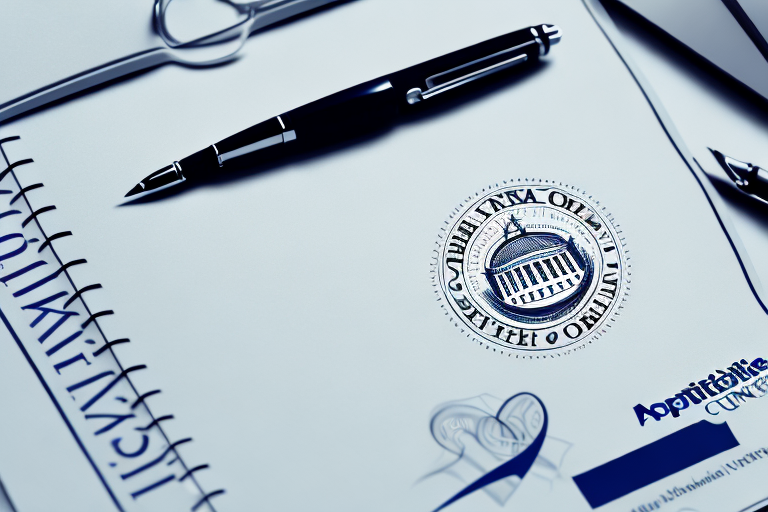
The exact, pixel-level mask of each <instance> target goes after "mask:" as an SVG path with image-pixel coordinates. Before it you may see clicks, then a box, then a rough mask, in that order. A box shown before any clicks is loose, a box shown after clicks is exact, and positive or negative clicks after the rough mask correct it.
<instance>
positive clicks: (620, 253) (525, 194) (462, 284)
mask: <svg viewBox="0 0 768 512" xmlns="http://www.w3.org/2000/svg"><path fill="white" fill-rule="evenodd" d="M447 224H448V227H447V228H446V229H445V230H444V233H443V234H441V235H440V238H439V241H438V250H437V257H436V260H435V267H436V268H435V270H436V272H435V276H434V279H435V284H436V285H437V290H436V293H438V300H441V301H442V299H445V302H443V303H442V304H441V305H442V307H443V308H444V309H445V310H446V312H447V313H448V315H449V318H450V319H451V320H452V322H453V323H454V324H455V325H456V326H458V327H459V328H460V329H461V331H462V332H463V333H465V334H466V336H467V337H469V338H470V339H472V340H473V341H475V342H477V343H479V344H480V345H484V346H485V347H486V348H487V349H493V350H494V351H498V352H499V353H500V354H502V355H507V356H510V357H511V356H513V354H514V357H516V358H518V357H541V356H538V355H536V356H528V355H523V354H525V353H538V352H541V353H545V354H552V353H554V352H555V351H556V352H558V353H560V354H569V353H571V351H572V350H576V349H577V348H580V347H582V346H584V345H585V344H590V343H592V342H593V341H594V340H596V339H598V338H599V337H601V336H602V335H603V334H605V333H606V332H608V331H607V328H609V327H611V326H612V324H611V323H608V322H611V321H612V320H613V319H614V317H615V316H616V315H618V311H619V310H620V309H621V308H622V307H623V302H624V301H625V300H626V295H627V293H628V290H629V286H628V285H629V277H630V275H631V273H630V266H629V263H628V255H627V254H626V249H625V242H624V239H623V238H622V237H621V236H620V230H619V229H618V228H617V225H615V224H614V222H613V218H612V216H611V215H610V213H608V212H607V210H606V208H605V207H604V206H602V205H601V204H600V203H598V202H597V201H596V200H595V199H593V198H592V196H588V195H587V194H585V193H584V192H582V191H580V190H578V189H576V188H574V187H570V186H568V185H563V184H562V183H558V184H555V183H552V182H547V181H546V180H536V179H518V180H515V181H513V182H505V183H504V184H502V185H498V184H497V185H495V186H493V187H489V188H487V189H485V190H483V193H482V194H476V195H475V196H474V197H470V198H469V199H468V200H467V202H465V203H463V204H462V205H460V207H459V208H457V209H455V211H454V213H453V214H452V215H451V220H450V222H448V223H447Z"/></svg>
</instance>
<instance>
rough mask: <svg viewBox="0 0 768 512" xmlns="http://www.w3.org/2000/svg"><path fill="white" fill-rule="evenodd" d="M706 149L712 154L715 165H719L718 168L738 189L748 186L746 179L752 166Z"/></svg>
mask: <svg viewBox="0 0 768 512" xmlns="http://www.w3.org/2000/svg"><path fill="white" fill-rule="evenodd" d="M707 149H709V150H710V151H711V152H712V155H713V156H714V157H715V160H717V163H719V164H720V167H722V168H723V170H724V171H725V173H726V174H727V175H728V177H729V178H731V180H732V181H733V182H734V183H735V184H736V185H738V186H739V187H745V186H747V185H748V184H749V181H748V178H749V173H750V171H751V170H752V164H748V163H746V162H742V161H740V160H736V159H735V158H731V157H729V156H726V155H724V154H722V153H721V152H719V151H717V150H715V149H712V148H707Z"/></svg>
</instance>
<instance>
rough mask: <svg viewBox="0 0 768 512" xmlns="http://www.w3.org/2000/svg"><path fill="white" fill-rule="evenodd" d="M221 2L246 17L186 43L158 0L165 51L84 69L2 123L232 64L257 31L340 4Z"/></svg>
mask: <svg viewBox="0 0 768 512" xmlns="http://www.w3.org/2000/svg"><path fill="white" fill-rule="evenodd" d="M220 1H221V2H224V3H226V4H228V5H230V6H232V7H233V8H234V9H235V10H237V12H238V13H239V14H241V15H243V16H244V17H243V19H241V20H240V21H238V22H237V23H235V24H233V25H232V26H230V27H227V28H225V29H223V30H219V31H217V32H214V33H212V34H208V35H206V36H203V37H200V38H197V39H194V40H192V41H186V42H181V41H178V40H177V39H176V38H175V37H173V35H171V33H170V30H169V29H168V25H167V20H166V17H167V16H166V15H167V11H168V6H169V5H170V3H171V0H155V3H154V6H153V8H152V17H153V24H154V28H155V31H156V32H157V34H158V35H159V36H160V39H161V40H162V42H163V46H159V47H157V48H150V49H148V50H144V51H141V52H138V53H134V54H132V55H128V56H126V57H123V58H121V59H117V60H114V61H112V62H108V63H106V64H104V65H102V66H97V67H95V68H92V69H88V70H85V71H84V72H82V73H78V74H76V75H73V76H70V77H68V78H65V79H63V80H60V81H58V82H55V83H53V84H50V85H47V86H45V87H42V88H40V89H38V90H36V91H32V92H30V93H27V94H25V95H23V96H20V97H18V98H15V99H13V100H11V101H8V102H6V103H4V104H0V122H3V121H5V120H6V119H10V118H12V117H15V116H18V115H20V114H23V113H25V112H28V111H30V110H32V109H35V108H38V107H42V106H44V105H47V104H49V103H51V102H54V101H56V100H59V99H62V98H65V97H67V96H71V95H72V94H76V93H78V92H81V91H83V90H85V89H89V88H91V87H94V86H96V85H100V84H103V83H105V82H108V81H110V80H115V79H117V78H120V77H123V76H125V75H128V74H130V73H135V72H137V71H141V70H143V69H147V68H151V67H154V66H159V65H161V64H166V63H171V62H173V63H177V64H182V65H185V66H193V67H204V66H212V65H215V64H220V63H222V62H226V61H229V60H232V59H233V58H235V57H236V55H237V54H238V52H240V50H241V49H242V47H243V45H244V44H245V41H246V40H247V39H248V36H249V35H251V34H252V33H253V32H255V31H256V30H259V29H261V28H264V27H267V26H269V25H272V24H275V23H278V22H280V21H283V20H285V19H287V18H290V17H293V16H296V15H299V14H302V13H304V12H306V11H309V10H311V9H315V8H318V7H321V6H323V5H326V4H330V3H332V2H337V1H339V0H252V1H250V2H246V3H239V2H236V1H234V0H220ZM148 14H149V13H148Z"/></svg>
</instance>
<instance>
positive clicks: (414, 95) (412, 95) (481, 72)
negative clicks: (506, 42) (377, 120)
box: [406, 45, 528, 105]
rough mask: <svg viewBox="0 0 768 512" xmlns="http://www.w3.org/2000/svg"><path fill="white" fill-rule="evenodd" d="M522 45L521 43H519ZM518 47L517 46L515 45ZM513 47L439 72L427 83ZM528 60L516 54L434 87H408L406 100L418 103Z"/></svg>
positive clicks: (523, 55)
mask: <svg viewBox="0 0 768 512" xmlns="http://www.w3.org/2000/svg"><path fill="white" fill-rule="evenodd" d="M521 46H522V45H521ZM515 48H519V47H515ZM515 48H510V49H509V50H504V51H503V52H499V53H496V54H494V55H490V56H488V57H484V58H483V59H479V60H477V61H474V62H471V63H469V64H465V65H463V66H460V67H459V68H454V69H451V70H448V71H446V72H444V73H440V74H439V75H433V76H431V77H429V78H428V79H427V84H428V85H429V84H430V83H434V79H435V78H436V77H438V76H442V75H446V74H448V73H450V72H452V71H455V70H458V69H461V68H463V67H466V66H469V65H470V64H475V63H477V62H481V61H484V60H486V59H490V58H491V57H494V56H496V55H499V54H501V53H506V52H508V51H511V50H513V49H515ZM527 60H528V55H526V54H522V55H516V56H514V57H512V58H510V59H507V60H504V61H502V62H499V63H496V64H493V65H491V66H488V67H485V68H482V69H478V70H477V71H472V72H471V73H467V74H466V75H462V76H460V77H458V78H454V79H453V80H449V81H447V82H445V83H442V84H440V85H436V86H434V87H430V88H429V89H427V90H426V91H422V90H421V89H419V88H418V87H415V88H413V89H410V90H409V91H408V92H407V93H406V100H407V101H408V103H409V104H411V105H413V104H414V103H418V102H420V101H422V100H426V99H429V98H431V97H433V96H436V95H438V94H440V93H441V92H445V91H449V90H451V89H453V88H455V87H459V86H460V85H464V84H466V83H469V82H472V81H474V80H477V79H478V78H482V77H484V76H488V75H490V74H492V73H496V72H497V71H501V70H503V69H507V68H511V67H512V66H515V65H517V64H522V63H523V62H525V61H527Z"/></svg>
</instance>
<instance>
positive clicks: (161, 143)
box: [0, 0, 768, 512]
mask: <svg viewBox="0 0 768 512" xmlns="http://www.w3.org/2000/svg"><path fill="white" fill-rule="evenodd" d="M541 23H555V24H558V26H560V27H561V28H562V30H563V38H562V41H561V42H560V43H559V44H558V45H557V46H556V47H554V48H553V49H552V51H551V52H550V54H549V55H547V56H546V57H543V58H542V63H541V64H540V65H539V66H538V68H537V69H532V70H529V72H527V73H523V74H520V75H519V76H516V77H514V78H511V79H509V80H507V81H506V82H504V83H501V84H499V85H495V86H494V87H491V88H486V89H484V90H483V91H482V92H479V93H477V94H476V95H474V96H473V97H472V98H469V99H467V100H466V101H461V102H456V103H455V104H451V105H449V107H447V108H445V109H443V110H441V111H439V112H436V113H434V114H430V115H428V116H423V117H420V118H418V119H417V120H414V121H412V122H408V123H406V124H401V125H399V126H397V127H395V128H394V129H392V130H390V131H388V132H386V133H383V134H379V135H377V136H375V137H370V138H366V139H365V140H361V141H355V142H353V143H350V144H347V145H345V146H344V147H339V148H335V149H333V150H330V151H327V152H322V153H320V154H315V155H312V156H311V157H307V158H299V159H294V160H291V161H290V162H288V163H286V164H284V165H277V166H274V167H273V168H271V169H270V170H269V172H265V173H253V174H246V175H245V176H241V177H239V178H238V179H233V180H230V181H226V182H220V183H217V184H214V185H208V186H200V187H197V188H194V189H190V190H186V191H184V192H183V193H180V194H176V195H171V196H169V197H166V198H165V199H163V200H158V201H154V202H147V203H143V204H134V205H127V206H119V205H120V204H121V202H122V197H123V195H124V194H125V193H126V192H127V191H128V190H129V189H130V188H131V187H132V186H133V185H134V184H135V183H136V182H137V181H138V180H139V179H141V178H143V177H144V176H146V175H147V174H148V173H150V172H152V171H153V170H155V169H158V168H160V167H162V166H164V165H166V164H168V163H170V162H171V161H173V160H174V159H176V160H178V159H179V158H181V157H183V156H186V155H188V154H191V153H192V152H194V151H197V150H199V149H202V148H204V147H206V146H207V145H210V144H211V142H214V141H216V140H219V139H221V138H223V137H225V136H228V135H231V134H232V133H235V132H237V131H239V130H242V129H244V128H246V127H248V126H250V125H252V124H255V123H256V122H259V121H261V120H263V119H266V118H268V117H271V116H274V115H276V114H279V113H281V112H284V111H286V110H289V109H291V108H294V107H296V106H299V105H302V104H304V103H307V102H309V101H312V100H314V99H317V98H319V97H322V96H324V95H326V94H330V93H333V92H335V91H338V90H341V89H344V88H346V87H348V86H351V85H354V84H357V83H360V82H363V81H365V80H368V79H371V78H374V77H376V76H381V75H383V74H385V73H388V72H392V71H395V70H398V69H401V68H405V67H407V66H410V65H413V64H415V63H418V62H421V61H424V60H427V59H430V58H432V57H435V56H438V55H442V54H445V53H448V52H450V51H453V50H456V49H459V48H462V47H466V46H469V45H471V44H474V43H477V42H480V41H483V40H486V39H490V38H492V37H495V36H498V35H501V34H505V33H507V32H510V31H512V30H516V29H519V28H523V27H527V26H532V25H538V24H541ZM246 50H247V58H243V59H239V60H237V61H235V62H233V63H231V64H228V65H225V66H220V67H217V68H213V69H205V70H199V69H189V68H182V67H165V68H162V69H158V70H155V71H153V72H152V73H148V74H146V75H144V76H141V77H139V78H137V79H134V80H130V81H127V82H122V83H119V84H116V85H114V86H111V87H108V88H105V89H103V90H100V91H99V93H98V94H93V95H84V96H81V97H79V98H76V99H74V100H72V101H69V102H67V103H64V104H60V105H57V106H54V107H52V108H50V109H46V110H42V111H39V112H36V113H34V114H33V115H30V116H26V117H22V118H20V119H17V120H15V121H13V122H10V123H7V124H5V125H4V126H2V127H0V140H2V141H3V142H1V143H0V147H1V148H2V158H3V159H2V160H0V172H3V174H2V175H1V178H0V265H2V266H1V267H0V283H2V285H1V286H0V313H1V314H0V317H2V323H3V327H2V329H1V330H0V386H2V389H3V390H4V391H3V397H2V399H0V406H1V407H2V410H3V411H4V413H5V414H3V421H0V478H2V480H3V484H4V486H5V489H6V491H7V492H8V495H9V497H10V499H11V501H12V502H13V505H14V507H15V508H16V509H17V510H18V511H20V512H26V511H48V510H60V511H84V510H94V511H105V510H124V511H134V510H136V511H155V510H164V511H175V510H179V511H184V510H195V511H201V510H217V511H244V510H274V511H295V510H318V511H320V510H327V511H356V510H372V511H391V510H403V511H426V512H432V511H437V510H448V511H456V512H459V511H478V510H483V511H489V512H493V511H496V510H529V511H538V510H541V511H563V510H568V511H585V512H586V511H590V510H600V511H606V512H610V511H626V512H629V511H636V512H640V511H643V512H646V511H650V510H662V511H665V510H668V511H670V512H677V511H679V510H696V511H700V512H704V511H708V510H717V511H733V512H736V511H743V510H753V509H756V508H759V506H760V505H759V504H760V503H763V504H765V503H764V500H767V499H768V491H766V488H765V485H764V483H763V482H765V480H766V478H768V435H766V434H765V432H764V431H765V429H764V428H762V425H763V424H764V423H765V421H766V420H767V419H768V398H763V397H764V395H765V394H768V347H766V345H765V342H764V333H765V332H766V327H768V317H767V313H766V309H765V306H764V304H763V302H762V299H761V293H762V290H761V288H760V283H759V282H758V281H757V279H756V278H755V274H754V273H753V272H751V271H750V270H749V269H750V268H751V267H750V265H751V263H750V262H749V259H748V257H747V255H746V254H745V253H743V252H740V253H737V250H736V249H739V247H740V246H739V242H738V240H737V239H736V238H734V235H733V234H732V233H729V232H727V231H726V228H727V219H725V217H723V213H722V211H719V210H718V207H719V205H720V203H719V201H720V200H719V199H718V198H717V197H716V196H708V195H707V194H706V193H705V191H708V189H707V188H702V185H701V184H700V183H699V179H700V176H698V175H695V174H694V173H692V172H691V169H690V168H689V167H688V165H686V162H685V160H683V159H682V158H681V156H680V154H679V153H678V151H677V149H676V148H675V146H674V145H673V144H671V143H670V139H669V138H668V136H667V134H666V133H665V131H664V129H663V128H662V126H661V125H660V124H659V121H658V119H657V117H656V115H655V113H654V110H653V109H652V108H651V107H650V106H649V103H648V101H647V100H646V97H645V96H644V94H643V92H642V91H641V90H640V88H639V87H638V86H637V83H636V82H635V81H634V79H633V77H632V75H631V74H630V72H629V71H628V70H627V67H625V65H624V63H623V62H622V60H621V58H620V57H619V56H618V55H617V53H616V51H615V50H614V48H613V47H612V45H611V43H610V42H609V41H608V39H606V37H605V35H604V34H603V32H602V31H601V29H600V27H599V26H598V25H597V24H596V23H595V20H594V19H593V18H592V16H591V14H590V10H589V9H588V8H587V7H586V6H585V4H583V3H581V2H578V1H559V0H552V1H547V2H542V1H533V0H531V1H522V0H516V1H504V2H500V1H499V2H497V1H491V0H483V1H482V2H479V3H477V4H473V6H472V8H471V9H467V6H466V5H465V4H464V3H460V2H453V1H450V2H444V1H443V2H437V1H426V0H423V1H419V2H404V1H403V2H400V1H396V2H392V1H383V0H364V1H357V2H348V3H343V4H341V5H339V6H337V7H335V8H334V9H333V11H332V13H331V12H325V13H323V15H321V16H317V17H306V18H302V19H300V20H298V21H296V22H294V23H291V24H287V25H282V26H280V27H277V28H275V29H271V30H269V31H267V32H264V33H262V34H260V35H259V37H258V38H257V39H254V40H251V41H249V42H248V44H247V47H246ZM15 65H16V66H17V70H18V72H22V71H23V63H16V64H15ZM15 136H20V139H15V138H14V137H15ZM6 139H7V140H6ZM26 159H32V160H33V162H26V163H24V161H25V160H26ZM19 162H21V163H19ZM14 164H16V165H14ZM6 168H7V170H6V171H3V169H6ZM37 184H42V186H38V185H37ZM709 188H711V187H709ZM51 206H55V209H52V208H50V207H51ZM723 219H725V220H723ZM724 226H725V228H724ZM84 260H85V261H84ZM96 285H99V286H96ZM126 340H129V341H126ZM156 390H159V391H160V392H155V391H156ZM43 490H44V491H45V492H43Z"/></svg>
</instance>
